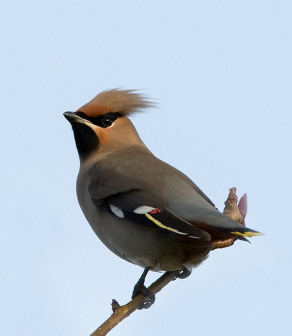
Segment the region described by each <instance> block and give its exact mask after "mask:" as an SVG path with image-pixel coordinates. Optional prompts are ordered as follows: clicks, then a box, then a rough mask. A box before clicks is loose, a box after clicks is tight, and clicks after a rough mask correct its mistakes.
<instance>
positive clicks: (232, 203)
mask: <svg viewBox="0 0 292 336" xmlns="http://www.w3.org/2000/svg"><path fill="white" fill-rule="evenodd" d="M244 197H245V198H244V199H243V201H242V205H241V209H239V208H238V206H237V201H238V198H237V196H236V188H231V189H230V193H229V195H228V198H227V200H226V202H225V209H224V211H223V212H224V214H225V215H226V216H228V217H230V218H232V219H234V220H235V221H237V222H239V223H244V218H245V215H246V196H244ZM233 244H234V239H228V240H224V241H220V242H216V243H215V244H214V247H213V250H214V249H217V248H225V247H229V246H231V245H233ZM179 273H180V271H174V272H166V273H164V274H163V275H162V276H161V277H160V278H159V279H158V280H156V281H155V282H154V283H153V284H152V285H151V286H150V287H148V289H149V290H150V291H151V292H152V293H153V294H156V293H158V292H159V291H161V289H162V288H163V287H165V286H166V285H167V284H168V283H170V282H171V281H172V280H173V279H174V278H175V277H176V276H177V275H178V274H179ZM147 300H148V297H145V296H143V295H142V294H140V295H138V296H136V297H135V298H134V299H132V300H131V301H130V302H128V303H127V304H125V305H124V306H120V305H119V304H118V302H117V301H116V300H113V301H112V310H113V313H112V315H111V316H110V317H109V318H108V319H107V320H106V321H105V322H104V323H103V324H102V325H101V326H100V327H99V328H97V329H96V330H95V332H94V333H92V334H91V336H104V335H106V334H107V333H108V332H109V331H110V330H112V329H113V328H114V327H115V326H116V325H117V324H119V323H120V322H121V321H122V320H123V319H125V318H126V317H128V316H129V315H130V314H132V313H133V312H134V311H135V310H136V309H138V307H140V306H141V305H142V304H143V303H144V302H146V301H147Z"/></svg>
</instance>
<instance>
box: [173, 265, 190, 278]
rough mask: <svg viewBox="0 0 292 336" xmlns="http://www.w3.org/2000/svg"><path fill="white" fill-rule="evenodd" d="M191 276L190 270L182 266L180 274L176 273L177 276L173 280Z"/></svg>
mask: <svg viewBox="0 0 292 336" xmlns="http://www.w3.org/2000/svg"><path fill="white" fill-rule="evenodd" d="M191 274H192V269H191V268H190V267H187V266H183V268H182V269H181V270H180V273H178V275H177V276H176V277H175V278H174V279H173V280H176V279H186V278H187V277H189V276H190V275H191Z"/></svg>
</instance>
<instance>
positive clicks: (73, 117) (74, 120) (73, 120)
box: [63, 112, 86, 124]
mask: <svg viewBox="0 0 292 336" xmlns="http://www.w3.org/2000/svg"><path fill="white" fill-rule="evenodd" d="M63 115H64V117H65V118H66V119H67V120H68V121H69V122H70V123H71V124H72V123H79V124H84V123H86V120H85V119H83V118H81V117H79V116H78V115H77V114H75V112H65V113H64V114H63Z"/></svg>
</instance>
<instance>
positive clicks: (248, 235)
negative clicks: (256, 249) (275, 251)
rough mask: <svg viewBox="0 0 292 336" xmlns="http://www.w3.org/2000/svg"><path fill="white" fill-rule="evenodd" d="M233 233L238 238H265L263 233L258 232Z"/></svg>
mask: <svg viewBox="0 0 292 336" xmlns="http://www.w3.org/2000/svg"><path fill="white" fill-rule="evenodd" d="M231 233H232V234H234V235H236V236H244V237H253V236H264V234H263V233H261V232H256V231H246V232H239V231H234V232H231Z"/></svg>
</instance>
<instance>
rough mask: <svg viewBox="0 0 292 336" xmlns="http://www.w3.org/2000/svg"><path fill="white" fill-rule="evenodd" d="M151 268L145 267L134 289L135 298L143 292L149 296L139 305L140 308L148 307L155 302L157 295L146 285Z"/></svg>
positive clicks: (133, 296) (133, 295)
mask: <svg viewBox="0 0 292 336" xmlns="http://www.w3.org/2000/svg"><path fill="white" fill-rule="evenodd" d="M149 270H150V267H146V268H145V270H144V272H143V273H142V275H141V277H140V279H139V280H138V282H137V283H136V285H135V287H134V290H133V294H132V299H134V298H135V297H136V296H137V295H139V294H142V295H144V296H145V297H148V300H147V301H146V302H144V303H143V304H142V305H141V306H140V307H138V309H148V308H150V307H151V306H152V305H153V303H154V302H155V295H154V294H153V293H152V292H151V291H150V290H148V289H147V288H146V287H145V286H144V282H145V278H146V275H147V273H148V272H149Z"/></svg>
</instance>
